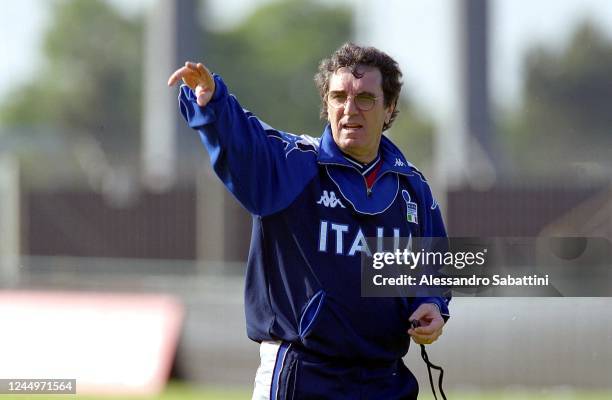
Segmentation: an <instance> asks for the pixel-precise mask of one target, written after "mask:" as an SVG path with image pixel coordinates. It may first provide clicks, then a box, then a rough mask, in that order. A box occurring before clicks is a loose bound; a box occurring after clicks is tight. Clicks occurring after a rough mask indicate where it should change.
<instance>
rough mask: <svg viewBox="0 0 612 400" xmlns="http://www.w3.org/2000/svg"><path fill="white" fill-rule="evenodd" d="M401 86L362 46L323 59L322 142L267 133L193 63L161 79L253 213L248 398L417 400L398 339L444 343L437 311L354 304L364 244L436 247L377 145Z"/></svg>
mask: <svg viewBox="0 0 612 400" xmlns="http://www.w3.org/2000/svg"><path fill="white" fill-rule="evenodd" d="M400 78H401V72H400V70H399V68H398V65H397V63H396V62H395V61H394V60H393V59H392V58H391V57H389V56H388V55H387V54H385V53H383V52H381V51H379V50H377V49H375V48H372V47H359V46H356V45H354V44H351V43H348V44H345V45H343V46H342V47H341V48H339V49H338V50H337V51H336V52H335V53H334V54H333V55H332V57H331V58H330V59H326V60H323V61H322V63H321V65H320V67H319V72H318V74H317V75H316V77H315V81H316V84H317V86H318V88H319V91H320V93H321V99H322V115H323V116H324V117H325V118H326V119H327V121H328V122H329V123H328V125H327V126H326V128H325V131H324V132H323V135H322V137H321V138H320V139H315V138H312V137H309V136H305V135H302V136H297V135H293V134H289V133H285V132H281V131H278V130H275V129H273V128H271V127H270V126H268V125H266V124H265V123H263V122H262V121H260V120H259V119H257V117H255V116H254V115H253V114H252V113H250V112H249V111H246V110H244V109H243V108H242V107H241V106H240V104H239V103H238V101H237V100H236V98H235V97H234V96H232V95H230V94H229V92H228V89H227V86H226V85H225V83H224V82H223V80H222V79H221V78H220V77H219V76H218V75H214V76H213V75H211V74H210V73H209V71H208V70H207V69H206V68H205V67H204V66H203V65H202V64H195V63H191V62H187V63H186V64H185V66H184V67H182V68H180V69H178V70H177V71H176V72H174V73H173V74H172V76H171V77H170V79H169V80H168V84H169V85H173V84H175V83H176V82H178V81H179V80H181V79H182V80H183V81H184V83H185V85H183V86H182V87H181V90H180V95H179V103H180V110H181V113H182V115H183V116H184V117H185V119H186V121H187V123H188V124H189V126H190V127H191V128H193V129H196V130H198V131H199V133H200V136H201V139H202V141H203V143H204V146H205V147H206V148H207V150H208V153H209V154H210V158H211V163H212V166H213V168H214V170H215V172H216V173H217V175H218V176H219V177H220V178H221V180H222V181H223V183H224V184H225V186H226V187H227V188H228V190H229V191H230V192H231V193H232V194H233V195H234V196H235V197H236V198H237V199H238V201H240V203H241V204H242V205H243V206H244V207H245V208H247V209H248V210H249V211H250V212H251V213H252V214H253V230H252V238H251V248H250V253H249V261H248V267H247V273H246V287H245V307H246V319H247V333H248V336H249V338H251V339H252V340H254V341H257V342H260V343H261V347H260V355H261V365H260V367H259V369H258V371H257V375H256V378H255V390H254V393H253V398H254V399H369V400H372V399H415V398H416V397H417V394H418V384H417V382H416V379H415V378H414V376H413V375H412V373H411V372H410V371H409V370H408V369H407V368H406V367H405V365H404V364H403V362H402V357H403V356H404V355H405V354H406V352H407V351H408V346H409V344H410V336H412V339H413V340H414V341H415V342H416V343H420V344H429V343H432V342H434V341H435V340H436V339H437V338H438V337H439V336H440V335H441V334H442V327H443V325H444V323H445V318H448V307H447V304H448V300H449V299H445V298H442V297H421V298H405V297H404V298H401V297H398V298H365V297H361V292H360V290H361V282H360V265H361V264H360V263H361V255H362V253H363V252H366V253H368V252H369V251H370V250H369V249H368V246H367V242H366V240H365V238H366V237H403V238H406V237H409V236H413V237H419V236H421V237H444V236H446V232H445V230H444V225H443V223H442V219H441V216H440V210H439V209H438V207H437V203H436V202H435V201H434V200H433V197H432V195H431V191H430V189H429V187H428V185H427V183H426V181H425V180H424V178H423V176H422V175H421V173H420V172H419V171H417V170H416V169H415V168H414V167H413V166H412V165H411V164H410V163H409V162H408V161H406V159H405V158H404V156H403V155H402V154H401V152H400V151H399V150H398V149H397V147H395V146H394V145H393V144H392V143H391V141H390V140H389V139H387V138H386V137H384V136H382V132H383V131H384V130H386V129H388V128H389V127H390V126H391V125H392V123H393V120H394V119H395V117H396V115H397V113H398V111H397V109H396V106H397V100H398V97H399V93H400V89H401V82H400ZM410 199H411V200H410ZM409 203H410V204H416V206H415V207H416V209H415V207H411V208H410V209H408V208H409V207H408V205H409ZM410 321H419V323H420V325H421V326H420V327H417V328H415V329H412V328H410Z"/></svg>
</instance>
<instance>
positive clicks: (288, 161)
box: [168, 62, 318, 216]
mask: <svg viewBox="0 0 612 400" xmlns="http://www.w3.org/2000/svg"><path fill="white" fill-rule="evenodd" d="M181 80H182V81H183V82H184V83H185V85H183V86H182V87H181V90H180V93H179V106H180V111H181V114H182V115H183V117H184V118H185V120H186V122H187V124H188V125H189V126H190V127H191V128H193V129H195V130H197V131H198V132H199V133H200V138H201V139H202V143H203V144H204V146H205V147H206V150H207V151H208V154H209V155H210V160H211V164H212V166H213V169H214V171H215V172H216V174H217V175H218V176H219V178H220V179H221V180H222V181H223V184H224V185H225V186H226V187H227V189H228V190H229V191H230V192H231V193H232V194H233V195H234V196H235V197H236V198H237V199H238V201H239V202H240V203H241V204H242V205H243V206H244V207H245V208H246V209H247V210H249V211H250V212H251V213H252V214H256V215H261V216H265V215H269V214H272V213H275V212H277V211H280V210H282V209H283V208H285V207H287V206H289V204H290V203H291V202H292V201H293V200H294V199H295V198H296V197H297V195H298V194H299V193H300V192H301V191H302V190H303V188H304V186H305V185H306V184H307V182H308V181H309V180H310V179H312V177H313V176H314V175H315V174H316V154H317V147H318V141H317V140H316V139H313V138H310V137H307V136H297V135H292V134H289V133H286V132H282V131H279V130H276V129H274V128H272V127H270V126H268V125H267V124H265V123H263V122H262V121H260V120H259V119H258V118H257V117H256V116H255V115H253V114H252V113H251V112H249V111H247V110H245V109H243V108H242V106H241V105H240V104H239V103H238V100H237V99H236V97H235V96H233V95H231V94H229V91H228V88H227V86H226V85H225V83H224V82H223V80H222V79H221V77H220V76H218V75H212V74H211V73H210V72H209V71H208V69H206V67H205V66H204V65H203V64H201V63H193V62H187V63H185V66H184V67H181V68H179V69H177V70H176V71H175V72H174V73H173V74H172V75H171V76H170V78H169V79H168V85H170V86H172V85H174V84H176V83H178V82H179V81H181Z"/></svg>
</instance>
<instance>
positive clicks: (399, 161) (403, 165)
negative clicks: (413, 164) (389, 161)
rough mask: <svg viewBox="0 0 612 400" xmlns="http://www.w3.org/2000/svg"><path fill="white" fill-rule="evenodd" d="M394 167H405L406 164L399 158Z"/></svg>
mask: <svg viewBox="0 0 612 400" xmlns="http://www.w3.org/2000/svg"><path fill="white" fill-rule="evenodd" d="M393 166H394V167H405V166H406V164H405V163H404V162H403V161H402V160H400V159H399V158H396V159H395V164H393Z"/></svg>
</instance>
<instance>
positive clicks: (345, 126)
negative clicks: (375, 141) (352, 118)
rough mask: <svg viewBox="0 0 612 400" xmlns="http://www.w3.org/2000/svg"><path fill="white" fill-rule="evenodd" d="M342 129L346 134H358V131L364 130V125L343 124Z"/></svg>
mask: <svg viewBox="0 0 612 400" xmlns="http://www.w3.org/2000/svg"><path fill="white" fill-rule="evenodd" d="M340 128H341V129H342V130H343V131H346V132H357V131H358V130H360V129H361V128H363V125H361V124H357V123H352V122H350V123H345V124H341V125H340Z"/></svg>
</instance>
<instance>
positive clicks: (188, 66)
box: [185, 61, 198, 71]
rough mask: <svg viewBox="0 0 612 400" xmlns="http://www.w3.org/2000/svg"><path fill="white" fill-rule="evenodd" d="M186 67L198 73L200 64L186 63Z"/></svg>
mask: <svg viewBox="0 0 612 400" xmlns="http://www.w3.org/2000/svg"><path fill="white" fill-rule="evenodd" d="M185 67H186V68H189V69H191V70H194V71H197V69H198V64H196V63H194V62H193V61H185Z"/></svg>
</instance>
